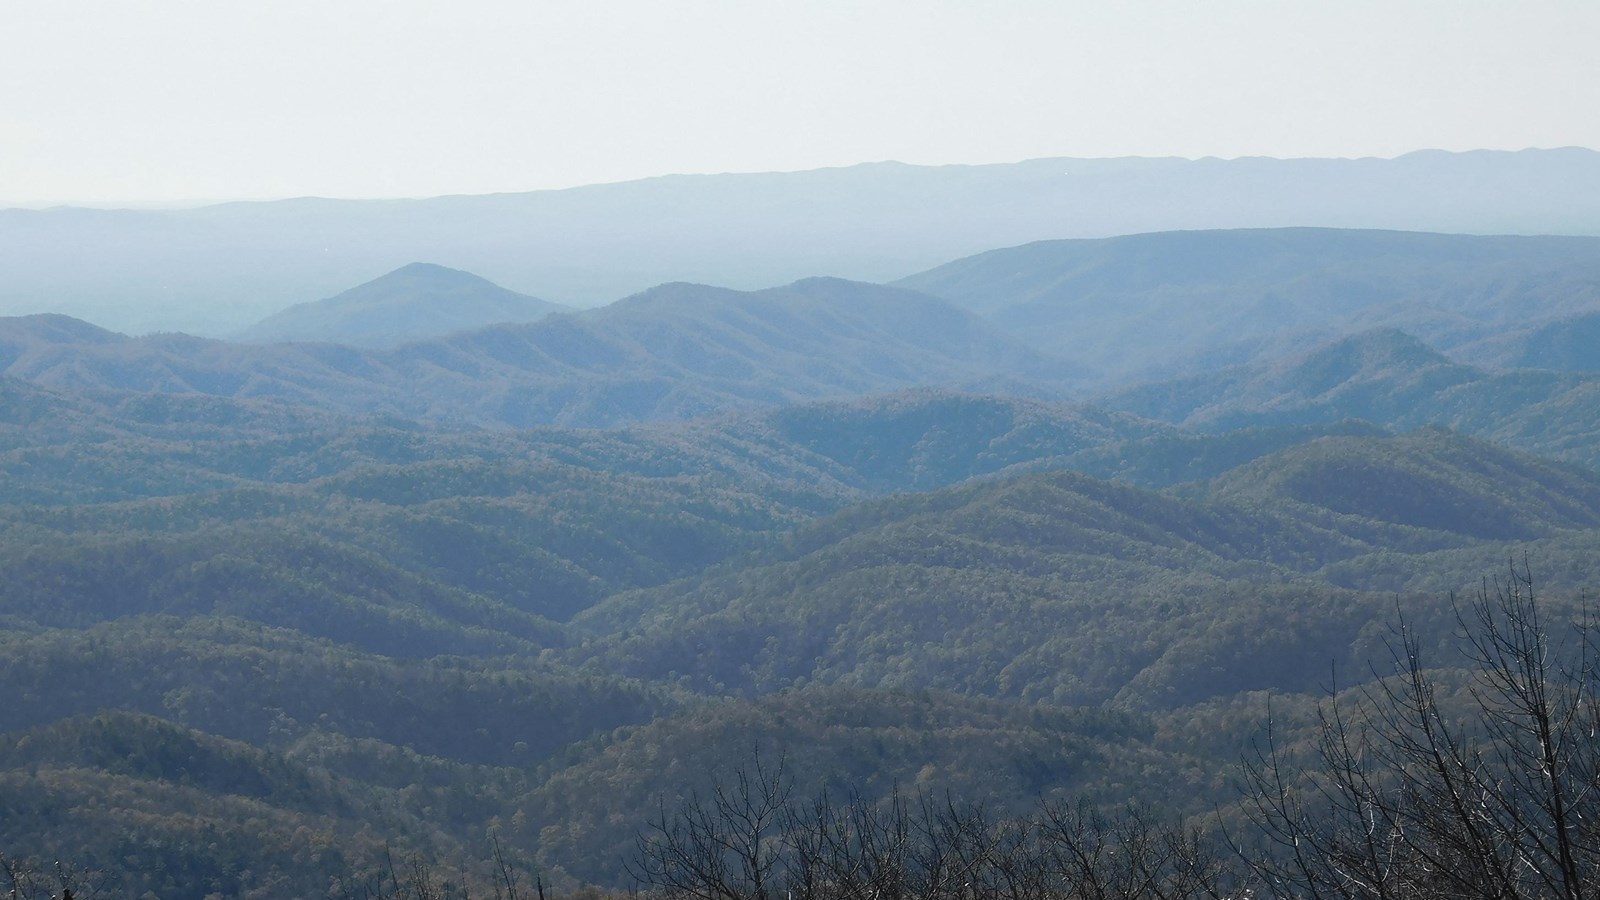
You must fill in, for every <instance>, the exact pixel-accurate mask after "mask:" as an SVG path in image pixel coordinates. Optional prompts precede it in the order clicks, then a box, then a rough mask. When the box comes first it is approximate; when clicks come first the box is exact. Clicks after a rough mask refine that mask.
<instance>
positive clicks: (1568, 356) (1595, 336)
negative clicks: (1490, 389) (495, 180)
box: [1453, 312, 1600, 372]
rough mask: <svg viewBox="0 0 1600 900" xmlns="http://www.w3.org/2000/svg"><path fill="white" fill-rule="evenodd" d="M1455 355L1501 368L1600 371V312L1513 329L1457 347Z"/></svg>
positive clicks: (1475, 362)
mask: <svg viewBox="0 0 1600 900" xmlns="http://www.w3.org/2000/svg"><path fill="white" fill-rule="evenodd" d="M1453 355H1454V356H1455V357H1457V358H1458V359H1461V360H1464V361H1468V362H1472V363H1474V364H1476V365H1483V366H1493V367H1497V368H1506V369H1551V370H1554V371H1557V372H1600V312H1591V313H1584V314H1581V315H1574V316H1562V317H1559V318H1556V319H1553V320H1547V321H1543V322H1535V323H1532V324H1529V325H1526V326H1523V327H1520V328H1511V329H1508V330H1506V331H1504V332H1502V333H1500V334H1496V335H1494V336H1492V337H1488V338H1485V339H1483V340H1481V341H1476V342H1474V343H1472V344H1469V345H1467V346H1465V347H1460V348H1457V349H1456V350H1455V351H1454V352H1453Z"/></svg>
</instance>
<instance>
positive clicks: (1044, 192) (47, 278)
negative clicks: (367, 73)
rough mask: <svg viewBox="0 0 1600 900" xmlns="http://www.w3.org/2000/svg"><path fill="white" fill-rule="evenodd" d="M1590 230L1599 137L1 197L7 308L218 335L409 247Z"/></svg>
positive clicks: (534, 284) (689, 250) (632, 262)
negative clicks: (236, 194) (85, 197)
mask: <svg viewBox="0 0 1600 900" xmlns="http://www.w3.org/2000/svg"><path fill="white" fill-rule="evenodd" d="M1301 225H1316V226H1334V227H1343V228H1394V229H1406V230H1421V231H1442V232H1468V233H1480V234H1488V233H1516V234H1600V153H1595V152H1593V151H1589V150H1581V149H1564V150H1528V151H1521V152H1515V153H1512V152H1497V151H1496V152H1491V151H1479V152H1472V153H1443V152H1431V151H1430V152H1421V153H1413V154H1408V155H1406V156H1403V157H1400V158H1397V159H1392V160H1384V159H1356V160H1339V159H1297V160H1276V159H1263V158H1250V159H1236V160H1219V159H1201V160H1183V159H1138V158H1130V159H1105V160H1075V159H1052V160H1033V161H1029V162H1023V163H1015V164H1008V165H988V166H944V167H920V166H909V165H902V164H898V163H879V164H871V165H861V166H854V167H850V168H843V169H823V170H817V171H811V172H797V173H787V174H760V175H712V176H671V177H664V178H655V179H648V180H644V181H635V182H627V183H622V184H612V185H596V186H591V187H584V188H576V189H572V190H565V191H542V192H535V193H527V194H501V195H490V196H474V197H440V198H434V199H429V200H386V201H337V200H317V199H303V200H289V201H282V202H275V203H233V204H224V205H220V206H212V207H206V208H202V209H195V210H184V211H172V210H167V211H105V210H80V209H56V210H9V211H3V212H0V271H3V272H5V273H6V275H5V278H4V279H3V281H0V313H8V314H19V313H33V312H43V311H54V312H64V313H68V314H71V315H75V316H79V317H82V318H87V319H90V320H92V321H95V322H97V323H99V324H102V325H105V326H108V327H111V328H114V329H117V330H123V331H129V332H135V333H137V332H144V331H150V330H183V331H190V332H197V333H202V334H213V335H220V334H229V333H233V332H236V331H238V330H239V329H241V328H244V327H246V326H248V325H249V324H251V323H253V322H255V321H258V320H260V319H261V318H263V317H265V316H268V315H270V314H272V313H274V312H277V311H279V310H282V309H284V308H285V307H288V306H290V305H293V304H296V303H304V302H310V301H314V300H319V299H322V298H325V297H329V296H332V295H333V294H335V293H338V292H339V291H342V290H345V289H346V288H348V287H350V286H351V285H353V284H359V283H361V282H364V281H367V280H370V279H373V278H376V277H377V276H379V275H382V274H383V273H384V272H388V271H391V270H393V269H395V268H398V267H400V266H402V265H405V264H407V263H410V262H414V261H417V260H427V261H430V262H434V263H438V264H440V265H445V266H450V267H453V268H459V269H464V270H467V271H470V272H473V273H475V274H477V275H480V276H482V277H484V278H487V279H489V280H490V281H493V282H495V283H496V284H500V285H504V286H505V287H506V288H508V289H510V290H514V291H519V292H525V293H529V294H533V295H535V296H538V297H544V298H548V299H550V300H553V301H556V302H561V303H572V304H577V305H592V304H597V303H604V302H608V301H610V300H614V299H616V298H618V297H622V296H625V295H627V294H631V293H634V292H636V291H639V290H642V289H644V288H647V287H650V286H652V285H655V284H659V283H662V282H668V281H694V282H703V283H710V284H719V285H724V286H727V287H733V288H743V289H750V288H762V287H767V286H770V285H774V284H783V283H787V282H790V281H793V280H795V279H797V278H802V277H806V276H812V275H833V276H840V277H846V278H854V279H862V280H868V281H886V280H891V279H895V278H900V277H904V276H906V275H909V274H911V273H913V272H917V271H919V270H922V269H927V268H929V267H932V266H935V265H939V264H941V263H944V262H946V261H948V260H951V259H954V258H956V257H960V256H965V255H969V254H973V253H978V252H981V251H984V250H989V249H992V248H994V247H1001V246H1007V245H1013V244H1022V243H1025V242H1029V241H1036V240H1042V239H1052V238H1069V237H1098V236H1109V235H1116V234H1131V233H1137V232H1150V231H1165V230H1172V229H1201V228H1241V227H1279V226H1301Z"/></svg>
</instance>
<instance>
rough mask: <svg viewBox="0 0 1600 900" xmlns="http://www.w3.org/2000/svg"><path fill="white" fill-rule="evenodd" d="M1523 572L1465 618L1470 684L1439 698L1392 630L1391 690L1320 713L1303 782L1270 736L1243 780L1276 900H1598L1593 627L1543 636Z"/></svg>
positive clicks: (1470, 607) (1261, 869) (1373, 690)
mask: <svg viewBox="0 0 1600 900" xmlns="http://www.w3.org/2000/svg"><path fill="white" fill-rule="evenodd" d="M1545 615H1546V613H1545V612H1544V610H1543V609H1542V608H1541V603H1540V602H1539V601H1538V600H1537V599H1536V596H1535V590H1534V581H1533V578H1532V576H1531V575H1530V573H1529V571H1528V569H1527V567H1526V566H1525V565H1524V566H1523V567H1521V568H1518V567H1515V566H1513V567H1512V568H1511V570H1510V574H1509V575H1508V577H1507V578H1506V579H1505V580H1503V581H1495V582H1493V583H1485V584H1484V586H1483V587H1482V589H1481V590H1480V591H1479V593H1478V595H1477V597H1476V598H1474V599H1473V600H1472V601H1471V602H1470V603H1468V604H1466V605H1464V606H1457V608H1456V616H1457V621H1458V623H1459V625H1460V626H1461V629H1462V631H1463V633H1464V638H1463V650H1464V651H1465V655H1466V662H1467V666H1468V669H1469V674H1468V676H1467V688H1466V690H1465V692H1464V694H1463V695H1457V696H1453V697H1445V696H1443V693H1442V692H1443V690H1444V688H1443V686H1442V683H1441V680H1440V677H1439V676H1438V675H1437V674H1436V673H1435V672H1434V671H1432V670H1430V669H1428V668H1427V667H1426V666H1425V664H1424V661H1423V659H1422V654H1421V648H1420V641H1419V640H1418V637H1417V635H1416V634H1415V633H1414V632H1413V631H1412V630H1411V629H1410V628H1409V627H1408V626H1407V625H1406V623H1405V622H1404V621H1401V622H1400V623H1399V624H1398V625H1397V629H1396V640H1395V641H1394V643H1393V646H1392V652H1393V656H1394V662H1395V673H1394V675H1393V676H1391V677H1388V678H1383V679H1380V680H1378V681H1377V682H1375V683H1374V684H1373V685H1372V686H1370V687H1368V688H1366V689H1364V690H1362V691H1359V692H1357V696H1356V699H1355V700H1354V702H1347V701H1341V700H1338V699H1335V700H1334V701H1332V702H1330V703H1328V704H1326V705H1325V706H1324V708H1323V710H1322V711H1321V714H1320V719H1319V723H1318V730H1317V734H1318V737H1317V742H1316V745H1315V747H1314V752H1313V754H1312V756H1313V760H1314V762H1313V764H1312V765H1310V766H1309V767H1307V768H1301V767H1300V766H1298V765H1297V764H1296V763H1295V762H1294V761H1292V760H1291V759H1289V754H1287V753H1286V752H1285V749H1284V748H1283V747H1281V746H1280V745H1279V743H1278V740H1277V736H1276V735H1274V734H1272V733H1271V732H1270V731H1269V735H1268V738H1267V740H1266V741H1265V743H1264V744H1263V746H1262V748H1261V750H1260V751H1259V752H1258V754H1257V755H1256V757H1255V758H1254V759H1253V760H1251V761H1250V762H1249V763H1248V765H1247V770H1248V771H1247V780H1248V784H1249V804H1250V808H1251V812H1252V818H1253V820H1254V822H1255V824H1256V825H1257V826H1258V827H1259V829H1260V831H1261V834H1262V835H1263V836H1265V838H1266V840H1267V843H1268V844H1269V845H1270V846H1271V847H1272V848H1273V850H1274V852H1272V853H1269V854H1267V855H1265V856H1257V857H1252V858H1250V862H1251V864H1252V866H1253V867H1254V868H1255V869H1256V871H1257V872H1258V873H1260V874H1261V875H1262V876H1263V877H1264V881H1265V884H1266V885H1267V886H1268V887H1269V888H1270V890H1271V891H1272V892H1274V893H1277V894H1280V895H1284V896H1305V897H1335V898H1427V897H1452V898H1458V897H1459V898H1471V897H1484V898H1546V897H1549V898H1563V900H1582V898H1586V897H1600V846H1597V842H1596V841H1597V837H1600V831H1597V817H1600V793H1597V791H1600V780H1597V775H1600V769H1597V762H1600V739H1597V735H1600V716H1597V710H1596V707H1595V705H1594V690H1595V687H1596V683H1597V680H1600V678H1597V676H1600V670H1597V666H1596V662H1597V656H1596V652H1595V651H1596V645H1595V638H1594V632H1593V631H1592V629H1591V628H1590V623H1589V621H1588V616H1587V612H1583V613H1582V614H1581V615H1579V616H1576V617H1572V616H1569V617H1564V618H1563V621H1561V622H1560V623H1558V625H1557V627H1555V628H1552V627H1551V626H1550V625H1549V624H1548V623H1547V622H1546V621H1545V618H1544V617H1545Z"/></svg>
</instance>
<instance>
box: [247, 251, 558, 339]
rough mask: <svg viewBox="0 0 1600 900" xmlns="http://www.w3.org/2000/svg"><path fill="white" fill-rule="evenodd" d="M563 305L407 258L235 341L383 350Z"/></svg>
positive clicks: (533, 316) (532, 316) (528, 317)
mask: <svg viewBox="0 0 1600 900" xmlns="http://www.w3.org/2000/svg"><path fill="white" fill-rule="evenodd" d="M564 310H566V307H563V306H561V305H559V304H555V303H550V302H547V301H544V300H540V299H538V298H537V297H530V296H528V295H526V294H519V293H517V292H515V291H510V290H507V289H505V288H503V287H500V286H499V285H497V284H495V283H494V282H492V281H489V280H488V279H486V278H482V277H479V276H477V275H474V274H472V273H471V272H464V271H462V270H460V269H452V268H449V267H447V266H441V265H438V264H435V263H428V262H413V263H408V264H407V265H404V266H401V267H400V268H398V269H395V270H394V271H392V272H389V273H387V274H384V275H380V276H379V277H377V278H374V279H372V280H371V281H368V282H365V283H362V284H359V285H356V286H355V287H353V288H351V289H349V290H347V291H344V292H343V293H341V294H338V295H336V296H333V297H329V298H327V299H326V300H317V301H314V302H311V303H301V304H298V305H296V306H291V307H289V308H288V309H286V310H284V311H282V312H280V313H277V314H275V315H272V316H268V317H267V318H265V319H263V320H261V321H260V322H258V323H256V324H255V325H254V326H252V327H251V328H250V329H248V330H247V331H246V332H245V333H244V334H243V335H241V338H242V339H243V340H246V341H250V342H255V343H271V342H282V341H332V342H335V343H343V344H350V345H352V346H358V347H373V348H384V347H395V346H398V345H400V344H405V343H409V342H411V341H418V340H425V339H428V338H432V337H440V336H443V335H445V334H450V333H453V332H457V331H466V330H469V329H473V328H482V327H484V326H487V325H494V324H499V323H502V322H518V323H522V322H533V321H536V320H538V319H541V318H543V317H544V316H547V315H549V314H550V313H553V312H561V311H564Z"/></svg>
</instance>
